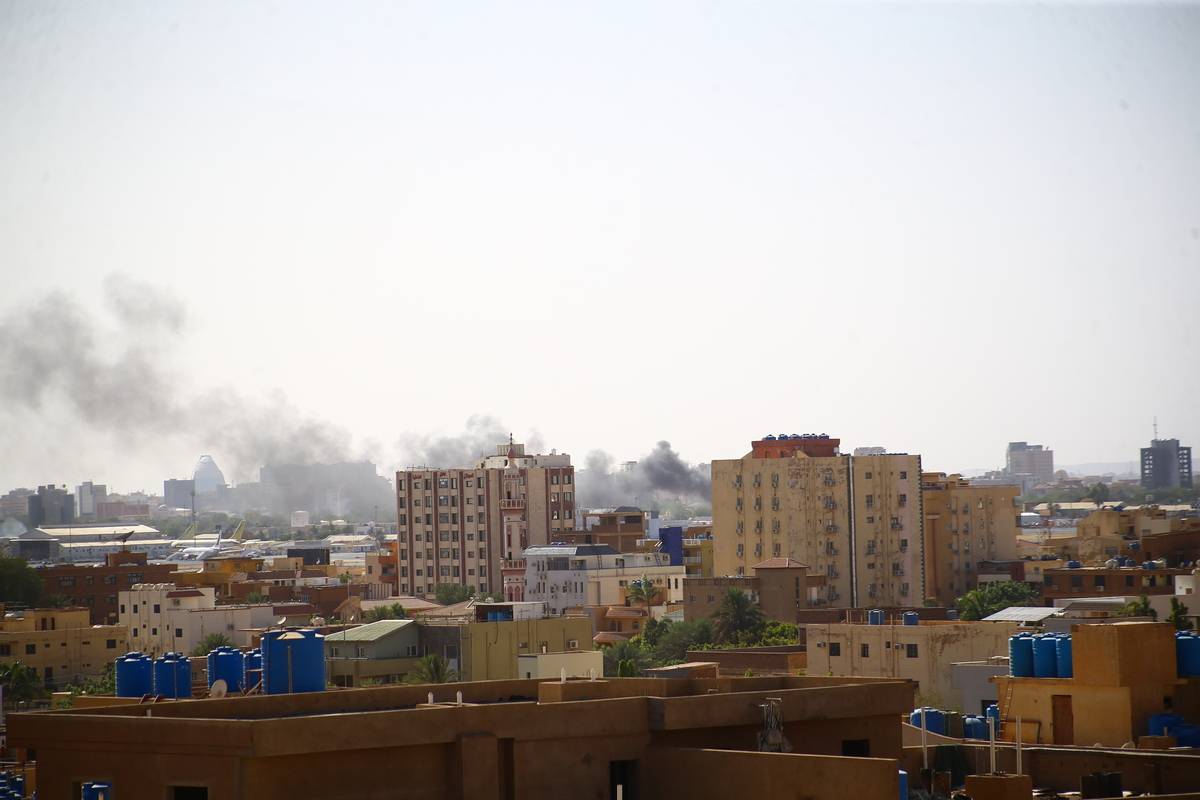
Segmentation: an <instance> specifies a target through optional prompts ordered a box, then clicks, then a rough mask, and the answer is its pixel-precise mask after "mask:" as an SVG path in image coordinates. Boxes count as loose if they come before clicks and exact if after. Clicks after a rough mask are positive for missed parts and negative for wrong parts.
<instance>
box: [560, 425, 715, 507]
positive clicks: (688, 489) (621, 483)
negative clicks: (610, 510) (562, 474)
mask: <svg viewBox="0 0 1200 800" xmlns="http://www.w3.org/2000/svg"><path fill="white" fill-rule="evenodd" d="M576 483H577V485H578V500H579V506H580V507H581V508H588V507H592V508H595V507H612V506H620V505H633V506H638V507H640V508H644V509H651V510H661V509H664V508H671V509H675V508H679V507H690V506H694V507H696V508H697V509H699V510H702V509H704V508H705V507H707V506H711V503H712V476H711V473H710V471H709V466H708V464H688V463H686V462H685V461H684V460H683V459H682V458H680V457H679V454H678V453H677V452H675V450H674V449H673V448H672V447H671V443H670V442H665V441H663V442H659V443H658V444H657V445H655V447H654V449H653V450H651V451H650V452H649V453H648V454H647V455H646V456H645V457H643V458H641V459H639V460H638V461H637V462H636V463H635V464H633V465H632V466H627V465H622V466H620V467H619V468H617V469H615V470H614V469H613V457H612V456H610V455H609V454H608V453H605V452H603V451H600V450H593V451H592V452H590V453H588V455H587V458H586V459H585V461H584V467H583V469H580V470H577V473H576Z"/></svg>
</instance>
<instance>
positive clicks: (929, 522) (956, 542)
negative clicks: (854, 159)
mask: <svg viewBox="0 0 1200 800" xmlns="http://www.w3.org/2000/svg"><path fill="white" fill-rule="evenodd" d="M1020 492H1021V487H1019V486H998V485H983V486H977V485H975V484H972V483H971V482H970V481H969V480H967V479H965V478H963V477H962V476H961V475H947V474H946V473H944V472H926V473H925V474H924V475H922V476H921V499H922V500H921V501H922V509H923V513H924V516H925V586H926V594H927V596H928V597H930V598H933V599H934V600H936V601H937V602H938V603H939V604H941V605H949V604H950V603H953V602H954V600H955V598H957V597H961V596H962V595H963V594H965V593H967V592H969V591H971V590H972V589H974V588H975V587H976V585H977V584H978V574H979V573H978V567H979V562H980V561H1012V560H1014V559H1016V557H1017V515H1018V514H1019V513H1020V508H1019V507H1018V505H1017V495H1018V494H1020Z"/></svg>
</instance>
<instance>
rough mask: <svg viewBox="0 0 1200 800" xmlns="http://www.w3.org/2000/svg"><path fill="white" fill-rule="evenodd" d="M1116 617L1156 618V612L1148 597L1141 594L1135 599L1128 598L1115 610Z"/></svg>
mask: <svg viewBox="0 0 1200 800" xmlns="http://www.w3.org/2000/svg"><path fill="white" fill-rule="evenodd" d="M1117 616H1118V617H1149V618H1150V619H1152V620H1156V621H1157V620H1158V612H1157V611H1155V610H1154V608H1153V607H1152V606H1151V605H1150V598H1149V597H1147V596H1146V595H1142V596H1141V597H1139V598H1138V599H1137V600H1130V601H1129V602H1128V603H1126V604H1125V605H1123V606H1122V607H1121V610H1120V611H1118V612H1117Z"/></svg>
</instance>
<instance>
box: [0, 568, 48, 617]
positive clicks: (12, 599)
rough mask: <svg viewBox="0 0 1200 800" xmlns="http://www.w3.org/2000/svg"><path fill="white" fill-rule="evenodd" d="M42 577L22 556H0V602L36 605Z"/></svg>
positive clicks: (39, 595)
mask: <svg viewBox="0 0 1200 800" xmlns="http://www.w3.org/2000/svg"><path fill="white" fill-rule="evenodd" d="M41 599H42V578H41V576H40V575H38V573H37V570H35V569H34V568H33V567H31V566H29V565H28V564H26V563H25V559H23V558H0V602H4V603H20V604H22V605H27V606H36V605H37V604H38V601H39V600H41Z"/></svg>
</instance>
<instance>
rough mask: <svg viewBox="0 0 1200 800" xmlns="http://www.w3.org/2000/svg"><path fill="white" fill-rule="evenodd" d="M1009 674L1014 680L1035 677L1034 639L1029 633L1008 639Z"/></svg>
mask: <svg viewBox="0 0 1200 800" xmlns="http://www.w3.org/2000/svg"><path fill="white" fill-rule="evenodd" d="M1008 673H1009V674H1010V675H1012V676H1013V677H1014V678H1032V677H1033V637H1032V636H1030V635H1029V634H1028V633H1019V634H1017V635H1016V636H1010V637H1008Z"/></svg>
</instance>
